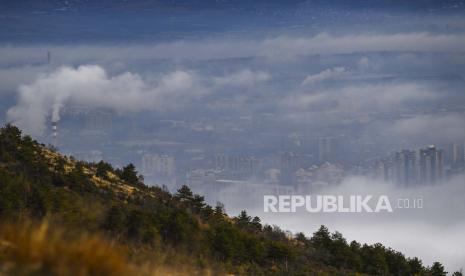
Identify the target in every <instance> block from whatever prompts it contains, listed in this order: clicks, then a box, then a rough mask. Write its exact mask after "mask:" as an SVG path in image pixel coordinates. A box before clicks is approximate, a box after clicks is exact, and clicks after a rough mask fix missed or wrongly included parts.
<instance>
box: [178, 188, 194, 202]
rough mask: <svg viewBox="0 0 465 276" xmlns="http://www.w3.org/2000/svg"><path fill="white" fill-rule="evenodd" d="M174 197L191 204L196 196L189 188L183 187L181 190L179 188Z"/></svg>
mask: <svg viewBox="0 0 465 276" xmlns="http://www.w3.org/2000/svg"><path fill="white" fill-rule="evenodd" d="M174 197H175V198H177V199H179V200H180V201H187V202H191V201H192V200H193V199H194V194H193V193H192V190H191V189H190V188H189V187H188V186H186V185H182V186H181V188H179V190H178V191H177V192H176V194H175V195H174Z"/></svg>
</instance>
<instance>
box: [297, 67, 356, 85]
mask: <svg viewBox="0 0 465 276" xmlns="http://www.w3.org/2000/svg"><path fill="white" fill-rule="evenodd" d="M347 74H348V71H347V70H346V68H344V67H335V68H330V69H326V70H323V71H321V72H320V73H318V74H315V75H308V76H307V77H306V78H305V79H304V80H303V82H302V84H301V85H309V84H313V83H317V82H321V81H325V80H334V79H338V78H340V77H343V76H345V75H347Z"/></svg>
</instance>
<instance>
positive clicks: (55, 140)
mask: <svg viewBox="0 0 465 276" xmlns="http://www.w3.org/2000/svg"><path fill="white" fill-rule="evenodd" d="M57 126H58V122H53V121H52V138H53V145H54V146H55V147H57V146H58V129H57Z"/></svg>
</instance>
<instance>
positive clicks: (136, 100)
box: [7, 65, 206, 135]
mask: <svg viewBox="0 0 465 276" xmlns="http://www.w3.org/2000/svg"><path fill="white" fill-rule="evenodd" d="M205 93H206V90H204V89H203V88H202V87H201V86H200V85H199V84H198V83H197V80H196V77H195V76H194V75H193V74H192V73H189V72H185V71H174V72H171V73H168V74H164V75H161V76H159V78H158V79H157V80H156V81H154V82H147V81H144V80H143V79H142V78H141V77H140V76H139V75H137V74H133V73H130V72H125V73H123V74H120V75H116V76H109V75H108V74H107V73H106V71H105V70H104V69H103V68H102V67H100V66H96V65H83V66H79V67H77V68H72V67H61V68H58V69H57V70H56V71H54V72H51V73H49V74H42V75H40V76H39V77H38V78H37V79H36V80H35V81H34V82H32V83H31V84H28V85H22V86H20V87H19V89H18V102H17V104H16V105H15V106H13V107H11V108H10V109H9V110H8V111H7V117H8V120H9V121H12V122H14V123H15V124H17V125H18V126H20V127H21V128H23V129H24V130H25V131H26V132H27V133H29V134H31V135H40V134H42V133H43V131H44V129H45V122H46V120H47V117H48V116H53V119H54V120H58V119H59V111H60V108H61V107H63V106H66V105H67V104H79V105H86V106H90V107H96V108H109V109H112V110H116V111H119V112H138V111H142V110H166V109H171V108H176V107H178V106H181V105H183V104H186V103H188V102H190V101H191V100H193V99H195V98H198V97H201V96H202V95H204V94H205Z"/></svg>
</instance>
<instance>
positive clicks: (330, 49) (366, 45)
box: [0, 32, 465, 64]
mask: <svg viewBox="0 0 465 276" xmlns="http://www.w3.org/2000/svg"><path fill="white" fill-rule="evenodd" d="M464 44H465V35H464V34H461V33H457V34H430V33H427V32H413V33H394V34H346V35H332V34H328V33H320V34H317V35H315V36H311V37H308V36H293V37H289V36H276V37H272V38H265V39H248V40H244V39H242V40H239V39H236V40H235V39H203V40H178V41H174V42H163V43H157V44H149V43H148V44H145V45H132V46H105V45H86V46H83V45H78V46H3V47H0V52H2V53H3V54H2V55H1V58H0V62H1V63H4V64H11V63H21V62H23V63H24V62H31V61H34V62H45V53H46V52H47V51H51V53H52V57H53V58H52V60H53V62H55V63H58V64H67V63H68V64H69V63H81V64H82V63H85V62H88V61H89V60H91V61H94V62H95V61H109V60H119V61H122V60H144V59H145V60H146V59H177V60H179V59H194V60H208V59H227V58H243V57H265V58H270V59H276V58H278V60H281V58H280V57H295V56H299V55H331V54H350V53H360V52H441V53H444V52H452V53H463V45H464Z"/></svg>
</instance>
